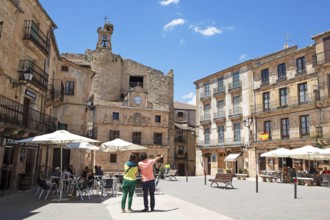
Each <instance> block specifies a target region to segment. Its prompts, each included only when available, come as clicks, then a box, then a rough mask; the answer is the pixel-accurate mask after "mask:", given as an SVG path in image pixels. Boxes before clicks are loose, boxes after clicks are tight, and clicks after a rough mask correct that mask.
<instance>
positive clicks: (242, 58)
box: [239, 54, 247, 60]
mask: <svg viewBox="0 0 330 220" xmlns="http://www.w3.org/2000/svg"><path fill="white" fill-rule="evenodd" d="M246 58H247V54H241V56H239V59H240V60H245V59H246Z"/></svg>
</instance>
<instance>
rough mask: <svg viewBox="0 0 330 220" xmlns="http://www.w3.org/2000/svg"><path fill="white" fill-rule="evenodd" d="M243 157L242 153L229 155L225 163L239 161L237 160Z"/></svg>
mask: <svg viewBox="0 0 330 220" xmlns="http://www.w3.org/2000/svg"><path fill="white" fill-rule="evenodd" d="M240 155H241V153H237V154H229V155H228V156H227V157H226V158H225V161H226V162H234V161H236V160H237V158H238V157H239V156H240Z"/></svg>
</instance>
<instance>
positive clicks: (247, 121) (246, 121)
mask: <svg viewBox="0 0 330 220" xmlns="http://www.w3.org/2000/svg"><path fill="white" fill-rule="evenodd" d="M252 121H253V120H252V119H251V118H243V125H244V127H247V128H248V129H249V134H248V135H249V136H248V137H249V142H248V144H247V145H248V146H249V147H250V146H251V132H252V131H251V124H252ZM254 150H255V158H256V193H258V179H259V178H258V154H257V150H256V149H254Z"/></svg>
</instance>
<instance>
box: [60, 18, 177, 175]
mask: <svg viewBox="0 0 330 220" xmlns="http://www.w3.org/2000/svg"><path fill="white" fill-rule="evenodd" d="M97 32H98V34H99V37H98V42H97V44H96V45H97V47H96V49H95V50H89V49H88V50H86V53H85V54H62V56H63V57H65V58H66V59H68V60H70V61H71V62H74V63H76V64H77V65H81V66H84V67H89V68H90V69H91V70H92V71H93V72H95V75H94V76H93V78H92V82H91V88H90V91H89V96H90V97H91V99H90V100H91V102H92V104H93V110H89V112H90V113H89V114H92V117H90V120H89V121H88V122H87V124H88V126H89V127H88V129H89V130H90V131H94V133H95V138H97V140H99V141H101V142H106V141H109V140H112V139H114V138H121V139H124V140H126V141H129V142H134V143H137V144H141V145H143V146H147V147H148V154H149V155H151V156H157V155H160V154H164V155H165V157H164V158H165V162H167V161H170V162H172V161H173V159H174V158H173V157H171V156H170V155H169V154H168V151H169V149H170V148H173V145H174V136H173V134H174V119H173V80H174V79H173V77H174V76H173V72H172V71H170V72H169V73H168V74H167V75H165V74H163V73H162V72H161V71H159V70H155V69H153V68H151V67H147V66H144V65H142V64H140V63H138V62H135V61H133V60H129V59H123V58H122V57H120V56H119V55H116V54H113V53H112V50H111V41H110V40H109V39H111V34H112V33H113V25H112V24H110V23H109V21H106V22H105V24H104V26H103V28H98V29H97ZM129 153H130V152H128V153H127V152H121V153H118V154H116V156H115V158H116V159H114V160H113V161H111V162H110V157H113V156H111V155H110V154H109V153H102V152H96V153H95V154H94V163H97V165H101V166H102V167H103V169H104V170H105V171H111V172H113V171H121V170H123V164H124V162H125V161H126V160H127V159H128V157H129ZM135 153H137V154H139V152H135Z"/></svg>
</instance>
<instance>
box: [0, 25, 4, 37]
mask: <svg viewBox="0 0 330 220" xmlns="http://www.w3.org/2000/svg"><path fill="white" fill-rule="evenodd" d="M2 26H3V21H0V38H1V33H2Z"/></svg>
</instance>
